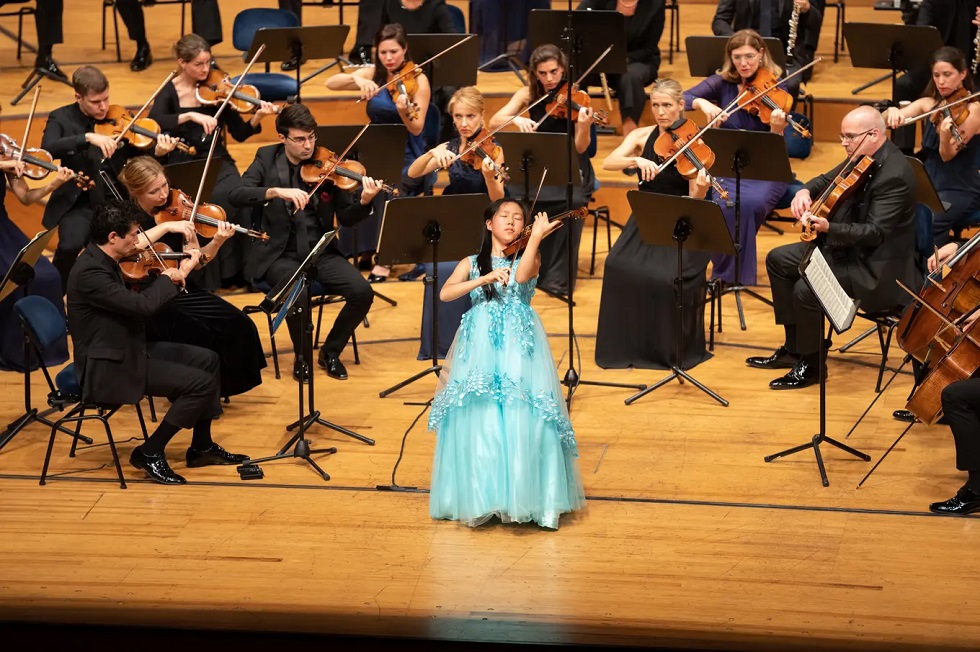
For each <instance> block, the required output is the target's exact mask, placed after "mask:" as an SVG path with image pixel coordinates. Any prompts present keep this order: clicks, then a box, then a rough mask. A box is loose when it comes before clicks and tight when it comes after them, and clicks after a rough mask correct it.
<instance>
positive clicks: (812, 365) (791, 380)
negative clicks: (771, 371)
mask: <svg viewBox="0 0 980 652" xmlns="http://www.w3.org/2000/svg"><path fill="white" fill-rule="evenodd" d="M819 381H820V371H819V369H817V363H816V362H815V361H814V360H811V359H807V358H800V360H799V361H798V362H797V363H796V364H795V365H794V366H793V368H792V369H790V370H789V373H788V374H786V375H785V376H781V377H779V378H777V379H776V380H774V381H772V382H771V383H769V389H803V388H804V387H809V386H810V385H813V384H814V383H816V382H819Z"/></svg>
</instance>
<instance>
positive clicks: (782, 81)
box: [736, 57, 823, 110]
mask: <svg viewBox="0 0 980 652" xmlns="http://www.w3.org/2000/svg"><path fill="white" fill-rule="evenodd" d="M821 61H823V57H817V58H816V59H814V60H813V61H811V62H810V63H808V64H806V65H805V66H803V67H802V68H800V69H799V70H797V71H796V72H794V73H793V74H791V75H786V76H785V77H783V78H782V79H779V80H776V83H775V84H773V85H772V86H770V87H769V88H767V89H765V90H761V91H759V92H758V93H756V94H755V95H753V96H752V97H750V98H749V100H748V101H747V102H746V103H745V104H739V105H738V106H737V107H736V110H738V109H741V108H744V107H746V106H748V105H749V104H752V102H755V101H756V100H757V99H759V98H760V97H762V96H763V95H768V94H769V91H771V90H772V89H774V88H776V87H777V86H782V85H783V84H785V83H786V82H788V81H789V80H791V79H792V78H793V77H796V76H797V75H802V74H803V73H804V72H805V71H806V70H808V69H810V68H812V67H813V66H815V65H817V64H818V63H820V62H821Z"/></svg>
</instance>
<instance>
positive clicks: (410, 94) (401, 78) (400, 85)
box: [385, 59, 422, 120]
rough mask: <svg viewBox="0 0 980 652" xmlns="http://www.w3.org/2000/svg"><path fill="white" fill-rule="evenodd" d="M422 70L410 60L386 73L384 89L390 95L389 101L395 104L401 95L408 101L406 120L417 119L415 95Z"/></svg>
mask: <svg viewBox="0 0 980 652" xmlns="http://www.w3.org/2000/svg"><path fill="white" fill-rule="evenodd" d="M421 74H422V68H421V67H419V66H416V65H415V64H414V63H412V61H411V59H405V62H404V63H402V65H401V66H400V67H399V68H398V69H397V70H389V71H388V81H387V83H385V88H387V89H388V92H389V93H391V99H392V100H394V101H395V102H397V101H398V98H399V97H401V96H402V95H404V96H405V99H407V100H408V119H409V120H415V119H416V118H418V117H419V105H418V104H416V103H415V99H414V98H415V95H416V93H418V92H419V75H421Z"/></svg>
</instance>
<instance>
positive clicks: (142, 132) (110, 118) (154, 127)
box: [95, 104, 197, 156]
mask: <svg viewBox="0 0 980 652" xmlns="http://www.w3.org/2000/svg"><path fill="white" fill-rule="evenodd" d="M130 123H132V125H131V126H129V128H128V129H127V128H126V127H127V125H130ZM123 130H125V131H126V135H125V136H124V138H125V139H126V140H128V141H129V144H130V145H132V146H133V147H136V148H137V149H149V148H150V147H155V146H156V144H157V138H159V136H160V131H161V129H160V125H159V124H158V123H157V121H156V120H151V119H150V118H140V119H139V120H136V121H135V122H134V121H133V114H132V113H130V111H129V109H127V108H126V107H124V106H119V105H118V104H110V105H109V110H108V111H107V112H106V116H105V117H104V118H103V119H102V120H99V121H98V122H96V123H95V133H97V134H101V135H103V136H108V137H110V138H117V137H119V134H121V133H123ZM177 149H179V150H180V151H182V152H184V153H185V154H190V155H191V156H193V155H194V154H197V150H195V149H194V148H193V147H191V146H190V145H188V144H187V143H184V142H182V141H180V140H178V141H177Z"/></svg>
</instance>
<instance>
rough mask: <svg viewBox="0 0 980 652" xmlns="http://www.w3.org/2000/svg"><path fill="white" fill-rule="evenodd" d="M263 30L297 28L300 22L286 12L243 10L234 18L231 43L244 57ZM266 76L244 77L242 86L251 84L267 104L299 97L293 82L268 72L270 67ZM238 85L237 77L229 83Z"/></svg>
mask: <svg viewBox="0 0 980 652" xmlns="http://www.w3.org/2000/svg"><path fill="white" fill-rule="evenodd" d="M265 27H299V19H298V18H296V15H295V14H294V13H293V12H291V11H286V10H285V9H245V10H244V11H240V12H239V13H238V15H237V16H235V23H234V25H233V26H232V34H231V43H232V45H233V46H234V48H235V49H236V50H238V51H240V52H241V53H242V55H243V58H244V56H245V55H246V54H247V53H248V50H249V48H251V47H252V40H253V39H254V38H255V33H256V32H258V31H259V30H260V29H262V28H265ZM265 70H266V71H265V72H250V73H248V74H247V75H245V80H244V82H243V83H245V84H251V85H252V86H255V88H257V89H258V91H259V95H261V96H262V99H263V100H266V101H267V102H276V101H282V100H286V99H289V98H291V97H294V96H296V95H297V94H298V93H299V85H298V84H297V82H296V78H295V77H293V76H290V75H284V74H282V73H278V72H269V64H266V66H265ZM232 81H233V82H235V81H238V77H235V78H233V79H232Z"/></svg>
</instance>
